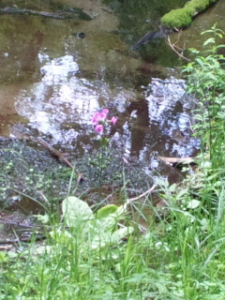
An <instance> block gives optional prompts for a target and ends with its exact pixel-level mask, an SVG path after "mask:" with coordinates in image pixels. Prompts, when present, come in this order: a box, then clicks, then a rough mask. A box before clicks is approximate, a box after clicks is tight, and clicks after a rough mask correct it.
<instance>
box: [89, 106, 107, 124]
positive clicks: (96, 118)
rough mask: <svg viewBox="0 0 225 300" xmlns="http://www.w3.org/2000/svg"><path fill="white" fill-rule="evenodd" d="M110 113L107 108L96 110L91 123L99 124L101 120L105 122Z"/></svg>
mask: <svg viewBox="0 0 225 300" xmlns="http://www.w3.org/2000/svg"><path fill="white" fill-rule="evenodd" d="M108 113H109V110H108V109H106V108H105V109H103V110H101V111H100V112H96V113H95V114H94V115H93V117H92V119H91V123H92V124H93V125H97V124H99V123H101V122H104V121H105V119H106V118H107V116H108Z"/></svg>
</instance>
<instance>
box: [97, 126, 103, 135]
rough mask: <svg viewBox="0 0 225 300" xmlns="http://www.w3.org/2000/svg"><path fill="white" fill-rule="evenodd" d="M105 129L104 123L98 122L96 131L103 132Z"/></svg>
mask: <svg viewBox="0 0 225 300" xmlns="http://www.w3.org/2000/svg"><path fill="white" fill-rule="evenodd" d="M103 130H104V126H103V125H102V124H97V125H96V126H95V131H96V132H97V133H98V134H101V133H103Z"/></svg>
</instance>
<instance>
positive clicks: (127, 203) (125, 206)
mask: <svg viewBox="0 0 225 300" xmlns="http://www.w3.org/2000/svg"><path fill="white" fill-rule="evenodd" d="M156 186H157V184H154V185H153V186H152V187H151V188H150V189H148V190H147V191H146V192H144V193H142V194H141V195H139V196H137V197H134V198H130V199H127V200H126V202H125V203H124V205H123V206H122V207H123V210H124V211H126V209H127V206H128V205H129V204H130V203H131V202H134V201H137V200H139V199H141V198H142V197H144V196H147V195H149V194H150V193H152V192H153V191H154V189H155V188H156Z"/></svg>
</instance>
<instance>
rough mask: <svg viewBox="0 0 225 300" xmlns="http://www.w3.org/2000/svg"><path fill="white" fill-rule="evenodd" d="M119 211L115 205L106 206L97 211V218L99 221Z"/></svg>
mask: <svg viewBox="0 0 225 300" xmlns="http://www.w3.org/2000/svg"><path fill="white" fill-rule="evenodd" d="M117 209H118V206H117V205H114V204H110V205H106V206H104V207H102V208H100V209H99V210H98V211H97V213H96V218H97V219H103V218H106V217H108V216H109V215H110V214H112V213H115V212H116V210H117Z"/></svg>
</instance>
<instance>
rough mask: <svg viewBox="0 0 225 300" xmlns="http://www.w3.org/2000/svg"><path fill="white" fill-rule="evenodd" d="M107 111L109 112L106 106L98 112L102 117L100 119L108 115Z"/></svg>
mask: <svg viewBox="0 0 225 300" xmlns="http://www.w3.org/2000/svg"><path fill="white" fill-rule="evenodd" d="M108 113H109V110H108V109H107V108H105V109H103V110H102V111H101V112H100V115H101V117H102V121H105V119H106V118H107V116H108Z"/></svg>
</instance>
